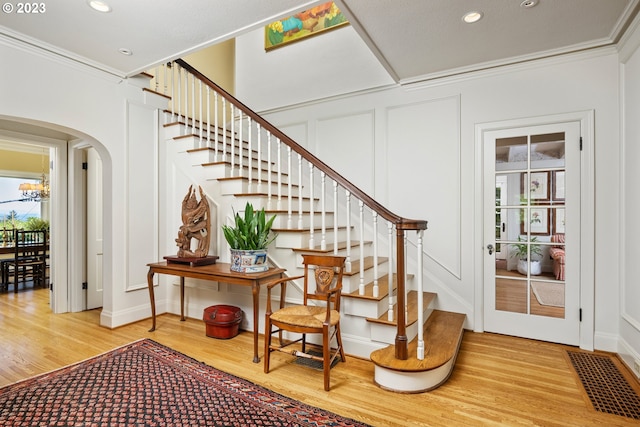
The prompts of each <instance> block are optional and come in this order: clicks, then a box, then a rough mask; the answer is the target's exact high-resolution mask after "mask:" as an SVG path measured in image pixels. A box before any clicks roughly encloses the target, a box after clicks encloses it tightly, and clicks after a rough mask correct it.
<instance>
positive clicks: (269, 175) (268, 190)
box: [267, 132, 273, 208]
mask: <svg viewBox="0 0 640 427" xmlns="http://www.w3.org/2000/svg"><path fill="white" fill-rule="evenodd" d="M272 169H273V165H272V164H271V132H268V133H267V207H269V208H271V195H272V189H271V180H272V177H271V173H272Z"/></svg>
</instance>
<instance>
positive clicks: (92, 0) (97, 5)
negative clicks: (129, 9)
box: [87, 0, 111, 13]
mask: <svg viewBox="0 0 640 427" xmlns="http://www.w3.org/2000/svg"><path fill="white" fill-rule="evenodd" d="M87 3H88V4H89V6H90V7H91V9H93V10H97V11H98V12H103V13H107V12H111V6H109V5H108V4H107V3H106V2H104V1H100V0H88V1H87Z"/></svg>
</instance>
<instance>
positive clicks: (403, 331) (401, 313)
mask: <svg viewBox="0 0 640 427" xmlns="http://www.w3.org/2000/svg"><path fill="white" fill-rule="evenodd" d="M396 246H397V249H396V250H397V252H396V253H397V257H396V263H397V267H396V274H397V276H398V277H397V282H398V291H397V298H398V302H397V304H396V319H397V321H398V322H397V333H396V345H395V347H396V359H400V360H407V359H408V358H409V355H408V354H409V351H408V345H407V327H406V324H407V322H406V318H405V313H406V305H407V302H406V299H405V296H406V293H405V283H404V278H405V273H404V265H405V261H404V257H405V254H404V230H403V229H401V228H400V227H396Z"/></svg>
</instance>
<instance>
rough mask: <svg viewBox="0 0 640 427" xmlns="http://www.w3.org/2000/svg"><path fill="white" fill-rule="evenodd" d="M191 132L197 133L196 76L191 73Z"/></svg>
mask: <svg viewBox="0 0 640 427" xmlns="http://www.w3.org/2000/svg"><path fill="white" fill-rule="evenodd" d="M198 80H199V79H198ZM191 133H192V134H194V135H197V134H196V76H194V75H191Z"/></svg>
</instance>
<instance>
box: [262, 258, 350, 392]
mask: <svg viewBox="0 0 640 427" xmlns="http://www.w3.org/2000/svg"><path fill="white" fill-rule="evenodd" d="M302 257H303V264H304V275H302V276H296V277H285V278H282V279H276V280H274V281H272V282H269V283H267V284H266V285H267V310H266V315H265V335H264V336H265V340H264V343H265V344H264V372H265V373H269V362H270V355H271V353H272V352H274V351H282V352H284V353H289V354H292V355H294V356H296V357H304V358H307V359H313V360H317V361H321V362H322V366H323V371H324V389H325V390H327V391H329V388H330V381H329V373H330V370H331V364H332V362H333V361H334V360H335V358H336V357H338V356H340V359H341V360H342V361H343V362H344V361H346V359H345V356H344V349H343V348H342V337H341V336H340V296H341V292H342V275H343V270H344V262H345V259H346V258H345V257H342V256H325V255H303V256H302ZM302 278H304V289H303V291H304V298H303V304H302V305H290V306H287V307H285V295H286V284H287V282H288V281H290V280H296V279H302ZM313 279H315V287H314V286H313V284H312V283H311V282H312V280H313ZM278 285H280V306H279V309H278V310H277V311H275V312H272V310H271V291H272V289H273V288H274V287H276V286H278ZM311 301H314V302H313V303H310V302H311ZM316 301H322V302H323V303H322V304H321V305H318V303H317V302H316ZM274 327H275V328H277V329H273V328H274ZM283 331H288V332H292V333H299V334H302V336H301V337H300V338H298V339H295V340H284V339H283V337H282V332H283ZM332 331H333V332H332ZM275 333H278V343H277V344H274V343H272V337H273V334H275ZM307 334H322V357H320V356H317V355H314V354H310V353H307V344H308V343H307ZM334 338H335V342H336V343H337V347H335V348H331V343H332V342H333V339H334ZM296 343H301V350H299V349H298V348H300V346H296V347H295V348H293V347H290V346H292V345H293V344H296Z"/></svg>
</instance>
